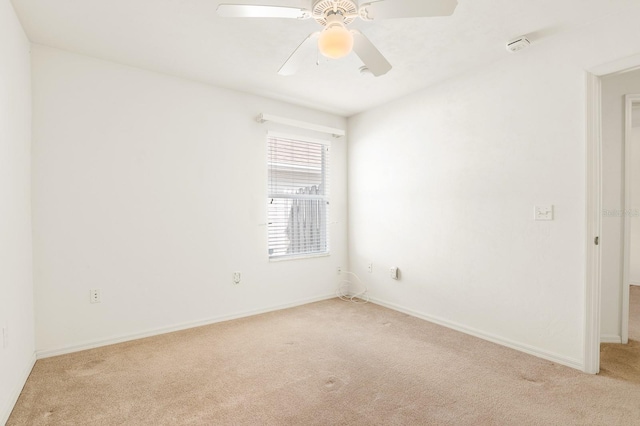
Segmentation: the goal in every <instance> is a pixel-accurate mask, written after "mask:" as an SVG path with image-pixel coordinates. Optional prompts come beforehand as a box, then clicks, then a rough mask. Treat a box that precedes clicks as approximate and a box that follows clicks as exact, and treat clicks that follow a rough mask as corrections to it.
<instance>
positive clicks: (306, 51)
mask: <svg viewBox="0 0 640 426" xmlns="http://www.w3.org/2000/svg"><path fill="white" fill-rule="evenodd" d="M319 35H320V33H319V32H315V33H311V34H309V36H308V37H307V38H305V39H304V41H303V42H302V43H300V46H298V47H297V48H296V50H294V51H293V53H292V54H291V56H289V59H287V61H286V62H285V63H284V65H282V67H280V70H279V71H278V74H280V75H293V74H295V73H296V71H298V68H300V65H302V64H303V63H305V62H306V61H307V60H308V59H309V58H310V57H311V54H312V53H314V52H315V51H316V49H315V47H316V40H317V39H318V36H319ZM312 47H313V48H312Z"/></svg>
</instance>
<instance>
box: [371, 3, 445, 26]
mask: <svg viewBox="0 0 640 426" xmlns="http://www.w3.org/2000/svg"><path fill="white" fill-rule="evenodd" d="M457 6H458V0H381V1H375V2H370V3H363V4H361V5H360V16H361V17H362V19H364V20H367V21H373V20H380V19H395V18H420V17H429V16H449V15H452V14H453V12H454V11H455V10H456V7H457Z"/></svg>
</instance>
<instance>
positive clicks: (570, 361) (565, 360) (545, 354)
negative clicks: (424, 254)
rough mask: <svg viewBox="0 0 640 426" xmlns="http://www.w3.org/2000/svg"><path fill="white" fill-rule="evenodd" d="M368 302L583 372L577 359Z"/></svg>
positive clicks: (430, 317)
mask: <svg viewBox="0 0 640 426" xmlns="http://www.w3.org/2000/svg"><path fill="white" fill-rule="evenodd" d="M370 301H371V302H373V303H375V304H377V305H381V306H384V307H386V308H389V309H393V310H395V311H399V312H402V313H405V314H407V315H411V316H413V317H416V318H420V319H423V320H426V321H429V322H432V323H434V324H438V325H442V326H444V327H447V328H451V329H453V330H456V331H460V332H462V333H465V334H469V335H471V336H474V337H478V338H480V339H483V340H488V341H489V342H493V343H497V344H498V345H502V346H506V347H508V348H511V349H515V350H517V351H520V352H524V353H526V354H529V355H533V356H536V357H538V358H542V359H546V360H547V361H551V362H555V363H557V364H562V365H565V366H567V367H571V368H575V369H577V370H580V371H584V362H582V361H581V360H579V359H574V358H569V357H566V356H564V355H559V354H556V353H553V352H549V351H545V350H543V349H539V348H536V347H534V346H530V345H527V344H524V343H519V342H515V341H513V340H509V339H505V338H504V337H500V336H496V335H494V334H491V333H485V332H484V331H480V330H477V329H475V328H471V327H467V326H464V325H461V324H458V323H455V322H453V321H449V320H445V319H442V318H438V317H435V316H432V315H427V314H423V313H421V312H417V311H414V310H413V309H409V308H405V307H403V306H400V305H397V304H395V303H390V302H385V301H383V300H380V299H377V298H375V297H371V298H370Z"/></svg>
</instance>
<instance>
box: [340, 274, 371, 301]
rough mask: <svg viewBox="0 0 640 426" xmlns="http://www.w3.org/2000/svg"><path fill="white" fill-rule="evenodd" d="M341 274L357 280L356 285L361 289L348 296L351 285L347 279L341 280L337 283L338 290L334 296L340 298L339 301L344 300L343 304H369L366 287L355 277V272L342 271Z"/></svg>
mask: <svg viewBox="0 0 640 426" xmlns="http://www.w3.org/2000/svg"><path fill="white" fill-rule="evenodd" d="M342 274H348V275H353V276H354V277H356V279H357V280H358V285H359V287H360V288H361V290H360V291H356V292H355V293H353V294H351V295H350V294H349V290H351V284H353V283H352V282H351V281H349V279H346V278H345V279H343V280H342V281H340V282H339V283H338V288H337V289H336V295H337V296H338V297H339V298H340V300H344V301H345V302H352V303H358V304H364V303H368V302H369V296H368V295H367V285H366V284H365V283H363V282H362V280H361V279H360V277H359V276H358V275H356V273H355V272H349V271H342Z"/></svg>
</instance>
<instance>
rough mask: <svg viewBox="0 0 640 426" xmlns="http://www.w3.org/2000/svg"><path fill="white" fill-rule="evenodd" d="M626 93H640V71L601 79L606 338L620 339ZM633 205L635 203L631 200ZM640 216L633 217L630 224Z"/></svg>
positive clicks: (602, 331) (603, 319)
mask: <svg viewBox="0 0 640 426" xmlns="http://www.w3.org/2000/svg"><path fill="white" fill-rule="evenodd" d="M626 94H640V70H638V71H633V72H628V73H623V74H618V75H613V76H606V77H604V78H603V79H602V170H603V176H602V208H603V211H604V212H603V217H602V321H601V328H600V332H601V335H602V338H603V341H620V336H621V322H620V321H621V313H622V310H621V309H622V256H623V246H622V243H623V238H622V237H623V234H622V232H623V225H624V211H623V210H629V209H633V208H635V207H640V204H639V205H637V206H634V205H632V206H629V207H628V208H625V207H624V185H623V184H624V129H625V99H624V96H625V95H626ZM632 204H633V202H632ZM638 221H640V218H636V217H631V222H632V224H631V226H632V228H633V225H634V223H636V222H638ZM632 250H633V249H632Z"/></svg>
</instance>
